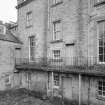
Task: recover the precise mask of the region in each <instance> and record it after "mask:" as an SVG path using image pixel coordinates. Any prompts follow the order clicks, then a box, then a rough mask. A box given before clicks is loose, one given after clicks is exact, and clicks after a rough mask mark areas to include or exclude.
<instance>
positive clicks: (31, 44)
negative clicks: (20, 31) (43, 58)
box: [29, 35, 36, 61]
mask: <svg viewBox="0 0 105 105" xmlns="http://www.w3.org/2000/svg"><path fill="white" fill-rule="evenodd" d="M35 46H36V41H35V36H34V35H32V36H29V58H30V61H34V60H35ZM31 51H32V52H31ZM32 54H33V55H32Z"/></svg>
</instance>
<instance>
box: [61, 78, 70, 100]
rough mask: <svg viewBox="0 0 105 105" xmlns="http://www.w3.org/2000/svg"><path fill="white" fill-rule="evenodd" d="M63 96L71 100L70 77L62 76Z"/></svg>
mask: <svg viewBox="0 0 105 105" xmlns="http://www.w3.org/2000/svg"><path fill="white" fill-rule="evenodd" d="M62 82H63V97H64V98H66V99H70V100H72V78H66V77H64V78H63V81H62Z"/></svg>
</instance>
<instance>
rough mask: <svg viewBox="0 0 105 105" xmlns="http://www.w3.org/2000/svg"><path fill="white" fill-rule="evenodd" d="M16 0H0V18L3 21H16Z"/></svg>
mask: <svg viewBox="0 0 105 105" xmlns="http://www.w3.org/2000/svg"><path fill="white" fill-rule="evenodd" d="M16 4H17V0H0V20H2V21H4V22H9V21H13V22H16V21H17V10H16V8H15V6H16Z"/></svg>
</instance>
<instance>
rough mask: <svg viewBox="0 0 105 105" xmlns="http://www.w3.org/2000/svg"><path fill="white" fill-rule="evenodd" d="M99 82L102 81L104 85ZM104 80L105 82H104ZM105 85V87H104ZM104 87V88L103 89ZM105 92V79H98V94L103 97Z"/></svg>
mask: <svg viewBox="0 0 105 105" xmlns="http://www.w3.org/2000/svg"><path fill="white" fill-rule="evenodd" d="M99 82H102V85H99ZM103 82H104V83H103ZM103 87H104V88H103ZM99 88H101V89H100V90H99ZM103 89H104V90H103ZM99 92H100V93H101V94H99ZM103 93H104V94H105V79H99V80H98V81H97V96H98V97H101V98H105V95H103Z"/></svg>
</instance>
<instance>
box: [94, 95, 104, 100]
mask: <svg viewBox="0 0 105 105" xmlns="http://www.w3.org/2000/svg"><path fill="white" fill-rule="evenodd" d="M96 99H98V100H102V101H105V97H103V96H99V95H97V96H96Z"/></svg>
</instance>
